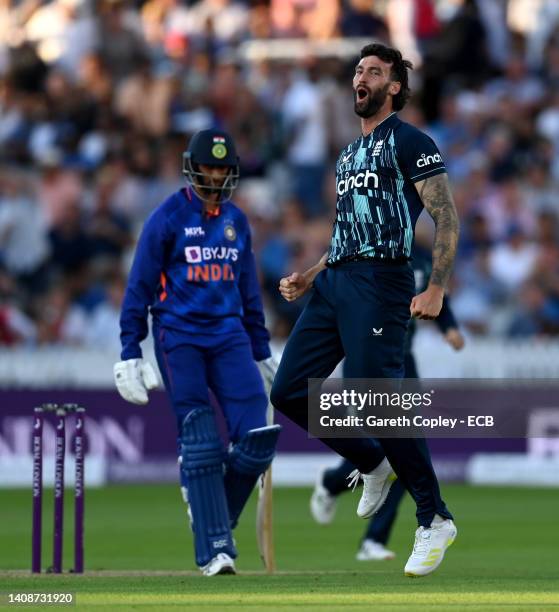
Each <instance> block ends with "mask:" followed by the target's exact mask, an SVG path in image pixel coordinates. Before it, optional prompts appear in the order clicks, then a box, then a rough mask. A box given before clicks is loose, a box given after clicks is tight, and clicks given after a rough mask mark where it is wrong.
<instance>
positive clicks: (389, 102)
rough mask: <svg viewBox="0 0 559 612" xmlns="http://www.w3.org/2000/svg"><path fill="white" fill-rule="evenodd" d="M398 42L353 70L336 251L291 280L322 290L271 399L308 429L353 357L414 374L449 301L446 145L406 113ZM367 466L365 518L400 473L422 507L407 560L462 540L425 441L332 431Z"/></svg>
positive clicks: (452, 234)
mask: <svg viewBox="0 0 559 612" xmlns="http://www.w3.org/2000/svg"><path fill="white" fill-rule="evenodd" d="M409 68H411V64H410V63H409V62H408V61H405V60H403V59H402V55H401V53H400V52H399V51H397V50H396V49H391V48H389V47H386V46H384V45H381V44H371V45H367V46H366V47H364V48H363V49H362V50H361V59H360V61H359V63H358V64H357V67H356V70H355V76H354V78H353V93H354V109H355V112H356V113H357V115H359V117H361V132H362V135H361V136H360V137H359V138H357V140H355V141H354V142H352V143H351V144H350V145H348V146H347V147H346V148H345V149H344V151H342V153H341V155H340V157H339V158H338V161H337V164H336V190H337V205H336V220H335V223H334V230H333V235H332V240H331V245H330V249H329V252H328V253H327V254H326V255H324V257H323V258H322V259H321V261H320V262H319V263H318V264H317V265H316V266H314V267H313V268H311V269H309V270H308V271H306V272H305V273H303V274H300V273H293V274H291V275H290V276H289V277H286V278H283V279H282V280H281V281H280V292H281V294H282V295H283V297H284V298H285V299H287V300H294V299H297V298H298V297H299V296H301V295H303V294H304V293H305V292H306V291H308V290H309V289H311V287H312V296H311V299H310V301H309V303H308V304H307V306H306V308H305V310H304V311H303V313H302V314H301V317H300V318H299V320H298V321H297V324H296V325H295V327H294V329H293V332H292V333H291V336H290V338H289V340H288V342H287V345H286V347H285V350H284V352H283V356H282V360H281V364H280V366H279V369H278V372H277V375H276V378H275V381H274V385H273V388H272V403H273V404H274V406H275V407H276V408H277V409H278V410H280V411H281V412H283V413H284V414H286V415H287V416H288V417H289V418H291V419H292V420H293V421H295V422H296V423H298V424H299V425H301V426H302V427H305V428H308V423H307V396H308V392H307V380H308V379H309V378H325V377H327V376H328V375H329V374H330V373H331V372H332V371H333V370H334V368H335V366H336V365H337V364H338V362H339V361H340V360H341V359H342V358H343V357H344V356H345V358H346V368H345V373H346V375H347V376H348V377H351V378H391V379H397V378H401V377H402V376H403V375H404V343H405V337H406V329H407V326H408V321H409V318H410V314H411V316H414V317H417V318H420V319H435V318H436V317H437V316H438V315H439V313H440V311H441V307H442V303H443V296H444V291H445V285H446V283H447V281H448V278H449V276H450V272H451V269H452V264H453V261H454V256H455V253H456V245H457V242H458V216H457V214H456V209H455V206H454V203H453V200H452V195H451V193H450V188H449V183H448V177H447V174H446V170H445V166H444V163H443V160H442V157H441V154H440V153H439V151H438V149H437V147H436V145H435V143H434V142H433V141H432V140H431V139H430V138H429V137H428V136H427V135H425V134H424V133H422V132H420V131H419V130H418V129H416V128H415V127H413V126H411V125H409V124H407V123H404V122H403V121H401V120H400V119H399V118H398V116H397V114H396V111H399V110H401V109H402V108H403V107H404V105H405V103H406V101H407V99H408V98H409V95H410V92H409V87H408V69H409ZM423 207H425V208H426V209H427V211H428V212H429V214H430V215H431V217H432V218H433V220H434V222H435V226H436V229H435V238H434V244H433V257H432V258H433V269H432V273H431V279H430V281H429V285H428V286H427V288H426V290H425V291H423V292H422V293H420V294H419V295H415V287H414V275H413V271H412V269H411V266H410V265H409V263H408V259H409V258H410V255H411V249H412V244H413V239H414V230H415V223H416V221H417V218H418V217H419V214H420V213H421V211H422V209H423ZM323 442H324V443H325V444H327V445H328V446H330V447H331V448H332V449H333V450H335V451H336V452H338V453H339V454H340V455H342V456H343V457H345V458H346V459H348V460H349V461H350V462H351V463H353V464H354V465H355V466H357V470H358V471H357V470H356V473H355V478H358V477H361V478H362V480H363V493H362V496H361V500H360V502H359V506H358V508H357V514H358V516H360V517H361V518H369V517H370V516H372V515H373V514H374V513H375V512H376V511H377V510H378V509H379V508H380V506H381V505H382V504H383V502H384V501H385V499H386V497H387V495H388V492H389V489H390V486H391V484H392V480H393V470H394V472H396V474H397V476H398V478H399V479H400V480H401V482H402V484H403V485H404V486H405V488H406V489H407V490H408V491H409V492H410V494H411V496H412V497H413V499H414V500H415V503H416V505H417V520H418V523H419V527H418V529H417V531H416V534H415V544H414V547H413V551H412V554H411V556H410V557H409V559H408V562H407V563H406V566H405V570H404V571H405V574H406V575H408V576H424V575H426V574H429V573H431V572H432V571H434V570H435V569H436V568H437V567H438V566H439V565H440V563H441V561H442V559H443V556H444V553H445V550H446V549H447V548H448V546H449V545H450V544H451V543H452V542H453V541H454V538H455V537H456V533H457V531H456V527H455V526H454V523H453V521H452V515H451V514H450V512H449V511H448V509H447V507H446V505H445V503H444V502H443V500H442V499H441V495H440V491H439V485H438V482H437V477H436V475H435V472H434V470H433V467H432V464H431V458H430V455H429V450H428V447H427V444H426V442H425V440H424V439H418V438H407V439H405V438H390V439H388V438H385V439H379V443H376V442H375V441H374V440H372V439H367V438H358V439H347V438H338V439H334V438H332V439H324V440H323Z"/></svg>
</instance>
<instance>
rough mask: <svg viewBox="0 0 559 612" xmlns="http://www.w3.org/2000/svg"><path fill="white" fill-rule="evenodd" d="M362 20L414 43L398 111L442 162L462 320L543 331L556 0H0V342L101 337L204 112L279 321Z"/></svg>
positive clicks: (348, 110) (306, 245)
mask: <svg viewBox="0 0 559 612" xmlns="http://www.w3.org/2000/svg"><path fill="white" fill-rule="evenodd" d="M373 39H376V40H380V41H384V42H388V43H391V44H393V45H394V46H397V47H398V48H400V49H401V50H402V51H403V53H404V55H405V57H407V58H409V59H411V60H412V61H413V62H414V65H415V70H414V72H413V77H412V86H413V90H414V92H415V93H414V96H413V99H412V100H411V102H410V103H409V105H408V106H407V107H406V108H405V109H404V111H403V112H402V113H401V117H402V118H403V119H404V120H407V121H410V122H411V123H413V124H415V125H417V126H418V127H420V128H421V129H423V130H425V131H427V132H428V133H429V134H430V135H432V137H433V138H434V139H435V141H436V142H437V144H438V145H439V147H440V148H441V151H442V153H443V156H444V159H445V161H446V164H447V167H448V171H449V175H450V178H451V181H452V185H453V190H454V195H455V199H456V204H457V207H458V210H459V214H460V217H461V221H462V235H461V241H460V247H459V255H458V259H457V263H456V269H455V273H454V276H453V280H452V286H451V287H450V290H451V293H452V301H453V305H454V310H455V313H456V315H457V318H458V320H459V322H460V323H461V325H462V326H463V328H464V329H465V330H467V331H468V332H469V333H470V334H475V335H479V336H497V337H513V336H541V335H557V334H559V241H558V232H559V155H558V149H559V2H558V1H557V0H477V1H476V0H245V1H234V0H197V1H196V0H182V1H181V0H146V1H141V0H136V1H132V0H128V1H127V0H96V1H93V0H90V1H88V0H48V1H43V0H0V344H4V345H14V344H25V343H27V344H30V345H42V344H53V343H63V344H71V345H80V346H95V347H104V348H111V349H112V348H115V347H116V346H118V314H119V307H120V302H121V300H122V296H123V291H124V286H125V281H126V273H127V270H128V267H129V264H130V257H131V253H132V252H133V248H134V244H135V240H136V238H137V236H138V233H139V231H140V229H141V226H142V223H143V221H144V219H145V218H146V216H147V215H148V214H149V212H150V211H151V210H152V209H153V208H154V207H156V206H157V205H158V204H159V203H160V202H161V201H163V199H165V197H167V196H168V195H169V194H170V193H172V192H173V191H174V190H176V189H178V188H180V187H181V186H182V185H183V184H184V180H183V178H182V177H181V175H180V166H181V153H182V151H183V150H184V149H185V148H186V145H187V143H188V138H189V136H190V135H191V134H192V133H193V132H195V131H197V130H198V129H202V128H206V127H211V126H219V127H222V128H225V129H227V130H229V131H230V132H231V133H232V135H233V136H234V138H235V139H236V142H237V146H238V152H239V154H240V157H241V172H242V181H241V187H240V188H239V190H238V192H237V193H236V197H235V200H236V201H237V203H238V204H239V205H240V206H241V207H242V208H243V209H244V210H245V212H246V213H247V214H248V215H249V218H250V221H251V224H252V229H253V233H254V247H255V252H256V256H257V259H258V263H259V267H260V274H261V280H262V286H263V288H264V296H265V302H266V311H267V317H268V322H269V327H270V329H271V331H272V333H273V335H274V336H275V337H276V338H277V339H282V338H285V337H286V335H287V334H288V333H289V330H290V329H291V326H292V325H293V323H294V321H295V319H296V318H297V316H298V314H299V312H300V309H301V307H302V304H299V303H296V304H287V303H286V302H283V301H282V300H281V299H280V297H279V294H278V292H277V289H276V288H277V284H278V281H279V279H280V278H281V277H282V276H283V275H285V274H287V273H289V272H292V271H295V270H299V271H302V270H303V269H305V268H307V267H308V266H310V265H312V264H314V263H315V262H316V261H317V260H318V259H319V258H320V256H321V255H322V254H323V253H324V251H325V250H326V248H327V246H328V243H329V239H330V233H331V227H332V221H333V218H334V211H335V189H334V174H333V167H334V161H335V159H336V157H337V155H338V153H339V151H340V150H341V149H342V148H343V147H345V146H346V145H347V144H348V143H349V142H351V141H352V140H354V139H355V138H356V137H357V136H358V135H359V122H358V119H357V117H356V116H355V115H354V113H353V102H352V93H351V78H352V74H353V70H354V67H355V63H356V57H357V55H358V51H359V49H360V47H361V46H362V45H363V44H366V43H367V42H371V40H373ZM423 217H425V215H422V218H421V219H420V223H419V229H418V232H419V235H420V237H421V239H423V240H425V239H427V240H428V239H429V237H430V236H431V235H432V227H431V225H430V223H429V222H428V220H427V219H424V218H423Z"/></svg>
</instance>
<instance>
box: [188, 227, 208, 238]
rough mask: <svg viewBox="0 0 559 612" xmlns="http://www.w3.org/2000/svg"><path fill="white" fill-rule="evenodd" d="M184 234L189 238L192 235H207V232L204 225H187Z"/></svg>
mask: <svg viewBox="0 0 559 612" xmlns="http://www.w3.org/2000/svg"><path fill="white" fill-rule="evenodd" d="M184 235H185V236H186V237H187V238H191V237H192V236H205V235H206V232H205V231H204V229H203V228H202V227H185V228H184Z"/></svg>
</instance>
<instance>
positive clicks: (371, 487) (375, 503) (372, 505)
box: [348, 457, 396, 519]
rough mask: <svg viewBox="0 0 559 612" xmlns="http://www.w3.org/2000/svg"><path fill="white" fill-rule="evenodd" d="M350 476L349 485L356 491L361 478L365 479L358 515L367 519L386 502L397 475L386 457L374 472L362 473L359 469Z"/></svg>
mask: <svg viewBox="0 0 559 612" xmlns="http://www.w3.org/2000/svg"><path fill="white" fill-rule="evenodd" d="M348 478H351V479H352V480H351V481H350V483H349V485H348V487H353V490H354V491H355V487H356V486H357V483H358V482H359V479H360V478H361V479H362V480H363V493H362V494H361V499H360V500H359V505H358V506H357V516H358V517H360V518H363V519H366V518H370V517H371V516H373V514H374V513H375V512H378V510H379V508H380V507H381V506H382V504H384V502H385V501H386V497H387V495H388V491H390V487H391V486H392V483H393V482H394V480H395V479H396V475H395V474H394V471H393V470H392V466H391V465H390V463H388V459H387V458H386V457H385V458H384V459H383V460H382V461H381V462H380V463H379V465H377V467H376V468H375V469H374V470H373V471H372V472H369V473H368V474H361V472H359V470H353V472H351V474H350V475H349V476H348Z"/></svg>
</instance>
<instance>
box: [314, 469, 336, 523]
mask: <svg viewBox="0 0 559 612" xmlns="http://www.w3.org/2000/svg"><path fill="white" fill-rule="evenodd" d="M324 472H325V470H322V471H321V472H320V473H319V474H318V478H317V480H316V484H315V486H314V491H313V493H312V495H311V514H312V517H313V518H314V520H315V521H316V522H317V523H318V524H319V525H329V524H330V523H331V522H332V521H333V520H334V516H335V514H336V496H335V495H332V494H331V493H330V491H328V489H327V488H326V487H325V486H324V485H323V484H322V483H323V481H324Z"/></svg>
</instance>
